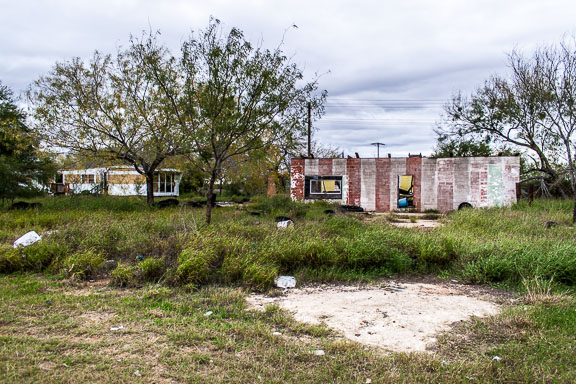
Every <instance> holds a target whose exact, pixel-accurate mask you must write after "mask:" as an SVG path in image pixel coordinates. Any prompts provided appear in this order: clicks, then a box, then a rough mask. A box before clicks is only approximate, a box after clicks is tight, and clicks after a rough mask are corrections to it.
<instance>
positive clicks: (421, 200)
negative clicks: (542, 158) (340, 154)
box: [290, 156, 520, 212]
mask: <svg viewBox="0 0 576 384" xmlns="http://www.w3.org/2000/svg"><path fill="white" fill-rule="evenodd" d="M290 178H291V188H290V189H291V196H292V198H293V199H294V200H299V201H313V200H315V199H322V200H327V201H330V202H336V203H339V204H342V205H353V206H360V207H362V208H364V209H365V210H367V211H377V212H385V211H391V210H396V209H402V208H408V209H409V208H412V209H415V210H419V211H424V210H427V209H435V210H438V211H440V212H448V211H452V210H455V209H458V208H460V207H463V206H472V207H475V208H486V207H494V206H508V205H511V204H512V203H515V202H516V184H517V183H518V182H519V181H520V157H518V156H502V157H500V156H499V157H459V158H426V157H421V156H417V157H412V156H410V157H407V158H406V157H405V158H391V157H388V158H378V159H360V158H348V159H292V162H291V172H290Z"/></svg>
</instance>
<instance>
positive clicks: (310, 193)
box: [304, 176, 342, 200]
mask: <svg viewBox="0 0 576 384" xmlns="http://www.w3.org/2000/svg"><path fill="white" fill-rule="evenodd" d="M304 185H305V191H304V196H305V197H306V198H309V199H329V200H334V199H341V198H342V176H306V177H305V184H304Z"/></svg>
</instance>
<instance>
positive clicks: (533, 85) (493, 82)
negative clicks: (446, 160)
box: [441, 38, 576, 222]
mask: <svg viewBox="0 0 576 384" xmlns="http://www.w3.org/2000/svg"><path fill="white" fill-rule="evenodd" d="M508 61H509V66H510V69H511V74H510V76H509V77H501V76H494V77H493V78H491V79H490V80H488V81H486V83H485V84H484V86H483V87H481V88H480V89H478V90H477V91H476V92H475V93H474V94H472V96H471V97H470V98H465V97H463V96H462V95H460V94H459V95H457V96H455V97H454V98H453V99H452V101H451V102H450V103H449V104H448V105H447V106H446V108H445V111H446V115H447V117H448V119H447V120H446V121H445V122H444V124H443V126H442V127H441V133H442V134H444V135H446V136H452V137H466V136H468V137H470V135H472V136H473V137H477V138H481V140H484V141H485V142H492V143H496V144H498V143H499V144H506V145H508V146H510V147H511V148H514V149H517V150H521V151H523V152H524V153H525V154H526V156H527V157H528V158H529V159H531V163H532V164H531V165H532V166H531V167H529V170H528V171H529V172H530V173H531V174H534V173H538V174H539V176H538V177H540V178H542V180H543V181H545V182H546V184H547V185H548V186H549V187H550V188H554V187H557V186H559V185H560V184H561V183H562V182H563V180H565V178H566V177H568V178H569V180H570V186H571V190H572V194H573V196H574V197H575V198H576V163H575V159H574V154H575V150H576V147H575V145H576V140H575V130H576V102H575V100H576V40H575V39H574V38H572V39H569V40H564V41H563V42H561V43H560V44H559V45H556V46H549V47H544V48H541V49H539V50H537V51H535V52H534V53H533V54H532V56H531V57H526V56H524V55H522V54H520V53H518V52H512V53H511V54H510V55H509V56H508ZM573 221H575V222H576V201H575V205H574V214H573Z"/></svg>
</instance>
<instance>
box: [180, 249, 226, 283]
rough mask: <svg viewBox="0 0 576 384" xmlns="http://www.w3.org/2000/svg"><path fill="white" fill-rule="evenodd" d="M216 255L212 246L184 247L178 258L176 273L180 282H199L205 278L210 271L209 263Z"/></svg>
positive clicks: (206, 278)
mask: <svg viewBox="0 0 576 384" xmlns="http://www.w3.org/2000/svg"><path fill="white" fill-rule="evenodd" d="M217 257H218V254H217V252H216V250H215V249H214V248H212V247H207V248H203V249H196V248H192V247H191V248H185V249H183V250H182V252H181V253H180V257H179V258H178V269H177V270H176V274H177V276H178V280H179V281H180V282H181V283H193V284H200V283H202V282H204V281H206V280H208V277H209V275H210V272H211V268H210V265H211V264H212V263H213V262H214V261H215V259H216V258H217Z"/></svg>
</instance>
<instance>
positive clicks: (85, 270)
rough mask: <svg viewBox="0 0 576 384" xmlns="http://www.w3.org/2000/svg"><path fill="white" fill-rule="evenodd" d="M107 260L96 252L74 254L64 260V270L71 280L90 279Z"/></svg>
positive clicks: (88, 251)
mask: <svg viewBox="0 0 576 384" xmlns="http://www.w3.org/2000/svg"><path fill="white" fill-rule="evenodd" d="M105 261H106V259H104V256H102V255H101V254H100V253H97V252H96V251H94V250H87V251H84V252H81V253H74V254H72V255H70V256H68V257H67V258H66V259H64V260H63V263H62V268H63V269H64V272H65V273H66V274H67V275H68V276H69V277H71V278H78V279H90V278H92V277H93V276H94V275H95V274H96V272H97V271H98V269H99V268H100V267H101V266H102V264H104V262H105Z"/></svg>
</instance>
